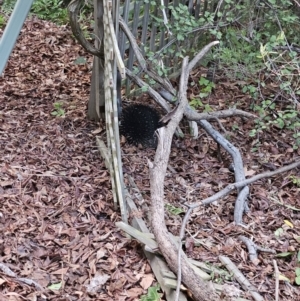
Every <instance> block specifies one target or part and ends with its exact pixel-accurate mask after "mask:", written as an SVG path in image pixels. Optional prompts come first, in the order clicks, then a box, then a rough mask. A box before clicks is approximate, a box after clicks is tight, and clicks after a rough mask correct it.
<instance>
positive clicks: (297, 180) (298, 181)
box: [290, 176, 300, 187]
mask: <svg viewBox="0 0 300 301" xmlns="http://www.w3.org/2000/svg"><path fill="white" fill-rule="evenodd" d="M290 179H291V180H292V183H293V184H294V185H296V186H298V187H300V178H298V177H295V176H290Z"/></svg>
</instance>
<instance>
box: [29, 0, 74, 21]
mask: <svg viewBox="0 0 300 301" xmlns="http://www.w3.org/2000/svg"><path fill="white" fill-rule="evenodd" d="M62 5H63V1H61V0H51V1H49V0H36V1H34V2H33V4H32V7H31V12H32V13H34V14H35V15H37V16H38V17H39V18H40V19H44V20H49V21H52V22H54V23H57V24H66V23H68V22H69V17H68V12H67V10H66V9H65V8H62Z"/></svg>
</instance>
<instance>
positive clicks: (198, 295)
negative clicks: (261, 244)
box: [149, 58, 220, 301]
mask: <svg viewBox="0 0 300 301" xmlns="http://www.w3.org/2000/svg"><path fill="white" fill-rule="evenodd" d="M187 62H188V60H187V58H185V59H184V60H183V65H182V76H181V79H180V89H179V105H178V107H177V108H176V110H175V112H174V114H173V118H172V119H171V120H170V122H169V123H168V125H167V126H166V127H163V128H160V129H159V130H158V138H159V139H158V147H157V150H156V154H155V158H154V163H153V164H152V163H150V164H149V165H150V187H151V225H152V230H153V233H154V235H155V239H156V241H157V243H158V246H159V249H160V250H161V252H162V254H163V255H164V257H165V259H166V261H167V263H168V265H169V267H170V268H171V269H172V270H173V271H174V272H175V273H178V269H179V268H180V267H179V265H178V261H177V252H178V248H177V247H176V245H175V244H174V243H173V241H172V240H171V239H170V236H169V233H168V230H167V228H166V225H165V221H164V216H165V214H164V201H163V199H164V178H165V174H166V169H167V165H168V159H169V155H170V150H171V143H172V137H173V134H174V132H175V129H176V127H177V126H178V124H179V122H180V120H181V119H182V116H183V112H184V109H185V107H186V106H187V98H186V89H187V80H188V74H189V72H188V71H189V69H188V64H187ZM181 269H182V280H183V283H184V284H185V285H186V286H188V287H189V289H190V291H191V292H192V294H193V296H194V298H195V299H196V300H199V301H218V300H220V298H219V296H218V295H217V293H216V292H215V291H213V290H212V289H211V288H209V286H208V285H207V284H206V283H205V282H204V281H202V280H201V279H200V278H199V277H197V275H196V273H195V272H194V271H193V269H192V268H191V267H190V266H189V264H188V262H187V260H186V259H184V258H182V265H181ZM177 277H180V275H178V274H177ZM178 282H179V279H178Z"/></svg>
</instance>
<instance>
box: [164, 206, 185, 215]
mask: <svg viewBox="0 0 300 301" xmlns="http://www.w3.org/2000/svg"><path fill="white" fill-rule="evenodd" d="M165 206H166V210H167V211H168V212H170V213H171V214H173V215H179V214H181V213H184V210H182V209H181V208H179V207H175V206H173V205H171V204H166V205H165Z"/></svg>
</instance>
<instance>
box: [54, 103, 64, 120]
mask: <svg viewBox="0 0 300 301" xmlns="http://www.w3.org/2000/svg"><path fill="white" fill-rule="evenodd" d="M62 105H63V104H62V103H61V102H55V103H54V104H53V106H54V110H53V111H52V112H51V115H53V116H56V117H64V116H65V110H64V109H63V108H62Z"/></svg>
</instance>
